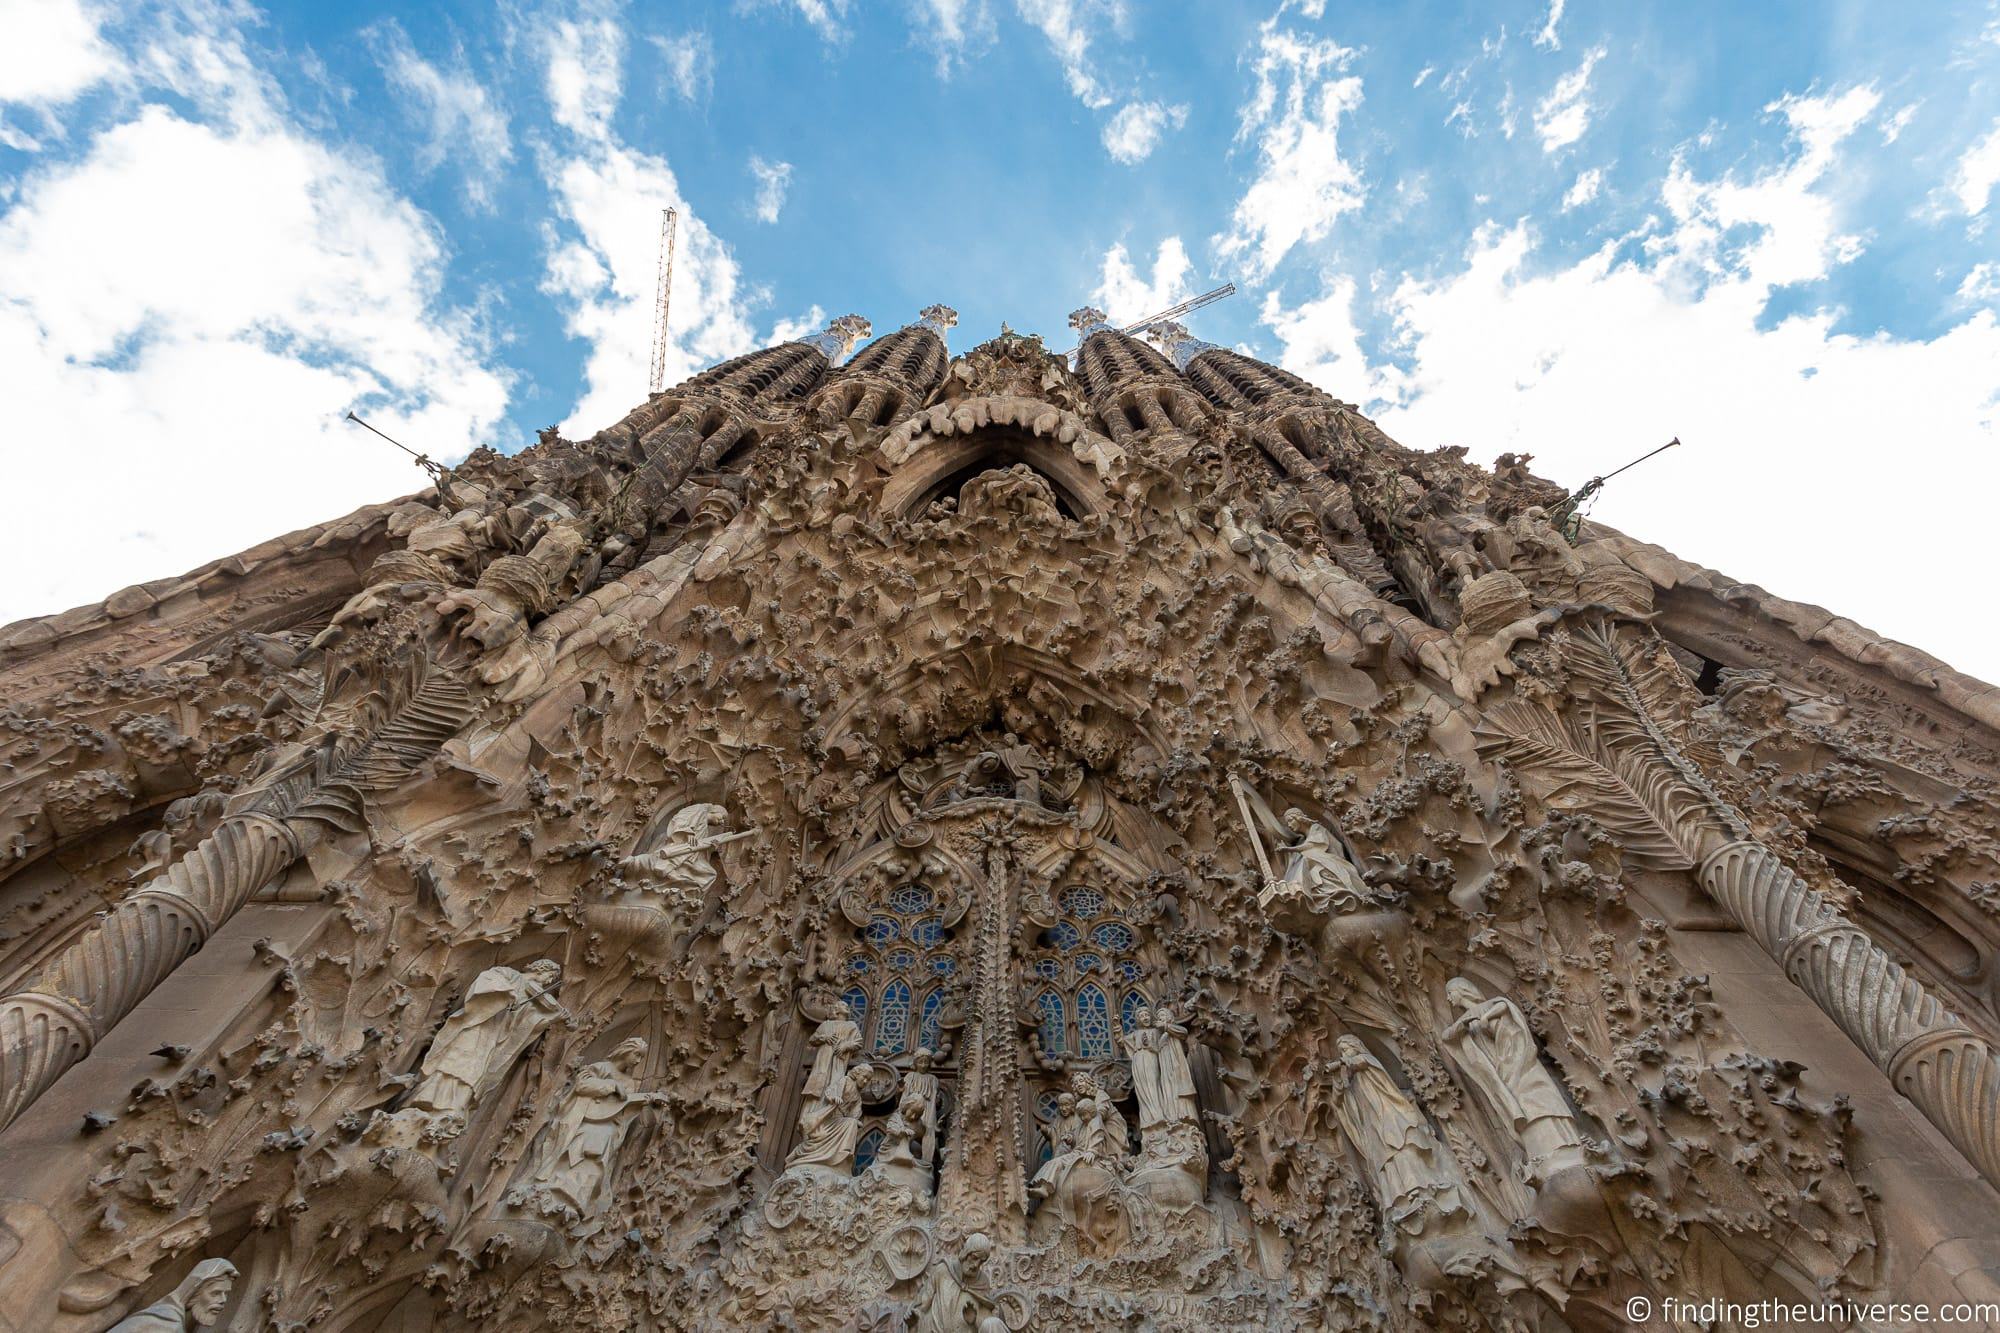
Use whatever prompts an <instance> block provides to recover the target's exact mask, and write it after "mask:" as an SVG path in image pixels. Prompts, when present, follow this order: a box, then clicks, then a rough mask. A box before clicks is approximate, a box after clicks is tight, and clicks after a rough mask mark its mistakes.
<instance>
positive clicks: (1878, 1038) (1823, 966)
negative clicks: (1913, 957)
mask: <svg viewBox="0 0 2000 1333" xmlns="http://www.w3.org/2000/svg"><path fill="white" fill-rule="evenodd" d="M1701 882H1702V886H1703V887H1704V888H1706V889H1707V890H1708V892H1709V894H1710V895H1711V896H1712V897H1713V898H1714V899H1715V901H1716V902H1717V903H1719V904H1720V905H1721V906H1722V907H1723V909H1724V910H1726V911H1727V912H1728V913H1729V915H1730V916H1731V917H1733V918H1734V919H1735V921H1736V923H1737V924H1738V925H1739V926H1741V927H1742V928H1743V930H1744V931H1745V933H1747V934H1748V935H1749V936H1750V937H1751V938H1752V939H1754V940H1756V941H1757V943H1758V944H1760V945H1761V946H1763V948H1764V951H1765V952H1766V953H1768V954H1770V955H1771V957H1772V958H1773V959H1774V960H1775V961H1776V962H1777V963H1778V965H1779V966H1780V967H1781V968H1783V969H1784V973H1785V976H1786V978H1787V979H1789V980H1790V981H1791V983H1792V984H1793V985H1795V986H1797V987H1798V988H1799V989H1800V990H1802V991H1804V992H1805V993H1806V994H1807V995H1810V996H1811V997H1812V999H1813V1002H1814V1003H1815V1004H1817V1005H1818V1006H1819V1007H1820V1009H1821V1010H1822V1011H1823V1012H1824V1013H1825V1014H1826V1016H1827V1017H1829V1018H1831V1019H1832V1020H1833V1021H1834V1022H1835V1023H1838V1024H1839V1025H1840V1029H1841V1031H1843V1032H1845V1033H1846V1034H1847V1035H1848V1037H1849V1038H1850V1039H1851V1040H1852V1041H1853V1042H1854V1044H1855V1045H1856V1046H1858V1047H1860V1048H1861V1050H1862V1052H1863V1053H1864V1054H1866V1055H1867V1057H1868V1058H1869V1059H1870V1060H1872V1061H1874V1063H1875V1065H1876V1067H1877V1068H1879V1069H1881V1070H1882V1072H1883V1073H1885V1074H1887V1075H1888V1076H1889V1081H1890V1082H1891V1083H1893V1084H1894V1085H1895V1087H1896V1090H1897V1091H1898V1092H1900V1093H1902V1094H1903V1095H1904V1096H1905V1097H1908V1098H1909V1099H1910V1100H1911V1101H1912V1102H1915V1103H1916V1104H1917V1106H1918V1107H1919V1108H1920V1109H1921V1110H1922V1111H1923V1113H1924V1115H1925V1117H1926V1118H1928V1119H1929V1120H1930V1122H1931V1123H1932V1124H1933V1125H1936V1126H1937V1128H1938V1130H1939V1132H1940V1133H1942V1134H1943V1135H1944V1136H1945V1137H1946V1138H1948V1139H1950V1140H1951V1142H1952V1145H1953V1146H1954V1147H1956V1148H1957V1149H1958V1150H1959V1151H1960V1152H1962V1153H1964V1154H1965V1156H1966V1158H1967V1159H1968V1160H1969V1161H1971V1162H1972V1163H1973V1164H1974V1165H1975V1166H1977V1167H1978V1168H1979V1172H1980V1174H1981V1175H1983V1176H1985V1177H1986V1179H1987V1180H1989V1181H1991V1182H1993V1183H1994V1184H1996V1185H2000V1053H1996V1052H1995V1051H1994V1049H1993V1047H1992V1045H1991V1044H1990V1043H1988V1042H1987V1041H1986V1039H1985V1038H1983V1037H1981V1036H1980V1035H1979V1034H1977V1033H1975V1032H1973V1031H1972V1030H1971V1029H1970V1028H1968V1027H1966V1026H1965V1025H1964V1024H1963V1023H1961V1022H1960V1021H1959V1020H1958V1017H1957V1015H1955V1014H1953V1013H1952V1012H1951V1011H1950V1010H1949V1009H1946V1008H1945V1007H1944V1005H1942V1004H1941V1003H1939V1001H1938V999H1937V997H1936V996H1935V995H1932V994H1931V993H1930V991H1929V990H1927V989H1926V988H1925V987H1924V985H1923V983H1922V982H1920V981H1918V980H1916V979H1915V978H1913V977H1911V976H1910V975H1909V974H1908V973H1906V972H1904V971H1903V969H1902V967H1901V966H1900V965H1898V964H1897V962H1896V960H1895V959H1893V958H1891V957H1889V955H1888V954H1887V953H1885V952H1883V950H1882V948H1881V947H1880V946H1879V945H1877V944H1876V943H1875V941H1874V940H1872V939H1870V938H1869V936H1868V933H1867V932H1866V931H1864V930H1863V929H1862V928H1861V927H1860V926H1858V925H1856V924H1855V923H1854V922H1852V921H1850V920H1848V919H1847V918H1846V917H1845V916H1842V915H1841V913H1840V912H1839V910H1838V909H1837V908H1835V907H1834V905H1833V904H1832V903H1830V902H1828V901H1827V900H1826V898H1825V897H1824V896H1822V895H1821V894H1820V893H1819V892H1818V891H1816V890H1815V889H1813V888H1812V887H1811V886H1809V885H1808V884H1806V883H1805V881H1803V880H1801V879H1800V878H1799V877H1798V875H1796V874H1795V873H1793V871H1792V870H1791V869H1790V868H1789V867H1788V866H1786V865H1785V864H1784V863H1783V862H1782V861H1781V860H1779V858H1778V855H1777V853H1776V852H1774V851H1772V850H1771V849H1770V848H1768V847H1766V846H1764V845H1763V844H1762V843H1759V842H1753V841H1748V840H1738V841H1732V842H1728V843H1725V844H1723V845H1722V846H1720V847H1718V848H1716V849H1715V850H1714V851H1713V852H1710V853H1709V854H1708V856H1706V857H1705V858H1703V860H1702V862H1701Z"/></svg>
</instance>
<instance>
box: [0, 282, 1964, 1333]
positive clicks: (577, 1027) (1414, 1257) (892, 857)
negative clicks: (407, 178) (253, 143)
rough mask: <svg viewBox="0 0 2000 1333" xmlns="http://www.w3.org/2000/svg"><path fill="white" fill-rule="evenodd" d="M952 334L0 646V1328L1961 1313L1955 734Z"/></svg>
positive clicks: (1569, 1324)
mask: <svg viewBox="0 0 2000 1333" xmlns="http://www.w3.org/2000/svg"><path fill="white" fill-rule="evenodd" d="M955 318H956V317H955V316H954V315H953V314H952V312H951V310H950V309H949V308H948V307H946V306H944V305H942V304H933V305H930V306H928V307H927V308H926V309H925V310H924V311H923V312H922V313H921V314H920V315H919V316H917V317H916V318H915V319H913V320H911V319H909V318H908V316H907V314H906V315H905V316H903V317H902V318H898V319H895V320H890V321H885V322H884V326H885V327H891V326H893V328H894V331H893V332H890V333H887V334H885V335H884V336H882V337H879V338H875V339H873V340H872V341H869V342H865V343H858V340H859V339H862V338H865V337H867V336H868V335H867V325H866V321H863V320H861V319H860V318H859V317H855V316H846V317H842V318H840V319H836V320H834V321H832V323H831V325H830V326H829V327H828V328H827V329H826V330H825V332H823V333H821V334H817V335H813V336H810V337H807V338H803V339H800V340H797V341H790V342H786V343H782V344H779V345H778V346H775V347H770V348H764V349H761V350H757V351H752V352H748V353H746V354H744V355H742V356H739V357H735V358H732V359H731V360H728V361H724V362H721V363H719V364H717V365H714V366H712V367H709V368H707V369H705V370H702V371H701V372H700V373H698V374H695V375H693V376H691V377H690V378H688V379H686V380H684V381H683V382H682V383H679V384H676V385H673V386H671V387H669V388H667V389H665V390H664V391H663V392H660V393H657V394H653V395H650V396H648V397H647V398H646V399H645V400H644V401H643V402H639V403H637V404H636V405H635V406H634V407H633V408H632V410H631V411H630V412H629V413H627V414H626V415H625V416H624V417H622V418H621V419H619V420H617V421H614V422H610V423H607V424H605V425H604V428H603V429H601V430H599V431H597V432H596V433H595V434H593V435H591V436H589V437H588V438H585V439H578V440H571V439H566V438H564V437H563V435H562V434H561V433H560V432H559V431H557V430H553V429H551V430H549V431H545V432H542V433H541V434H540V435H539V436H537V437H536V438H535V439H534V440H533V441H532V442H529V441H525V440H524V441H522V442H521V443H522V445H523V447H521V448H519V449H518V450H517V451H515V452H512V453H508V452H502V451H500V450H498V449H482V450H478V451H475V452H474V453H473V454H471V455H470V456H468V457H467V458H465V459H464V460H463V461H462V462H460V463H459V464H458V465H457V466H455V467H453V468H450V469H448V470H446V471H445V472H443V473H442V474H441V475H438V476H436V477H435V478H434V479H433V484H430V485H427V486H426V487H425V489H423V490H422V491H420V492H418V493H416V494H413V495H411V496H409V497H406V498H404V499H401V500H394V501H390V502H388V503H385V504H380V505H373V506H369V507H368V508H366V509H363V510H360V511H357V512H356V513H355V514H353V515H350V516H347V517H345V518H342V519H338V520H335V521H333V522H330V523H328V524H324V525H321V526H320V527H318V528H313V529H308V530H306V531H303V532H300V533H294V534H291V535H289V536H286V537H283V538H279V539H277V540H275V541H273V542H270V543H266V544H265V545H264V546H260V547H257V548H254V549H253V550H251V551H246V552H243V553H241V554H240V555H237V556H234V557H230V558H228V559H225V560H222V561H218V562H216V563H214V564H213V565H210V566H205V567H203V568H202V569H200V570H196V571H192V572H190V573H189V574H187V575H185V576H182V577H179V578H172V579H162V580H158V581H154V582H149V583H146V584H142V585H139V586H138V587H135V588H130V589H126V590H124V591H122V592H119V593H116V594H113V595H112V596H111V597H109V598H107V599H106V600H105V601H104V602H102V603H101V604H98V605H95V606H91V607H84V608H78V609H77V610H75V611H72V612H68V613H65V614H63V615H59V616H53V617H47V618H43V619H39V620H35V621H30V622H24V623H23V624H21V625H17V626H11V627H7V628H4V629H0V699H4V700H5V703H4V706H0V1329H6V1330H15V1329H22V1330H25V1329H34V1330H37V1333H40V1331H41V1330H52V1331H53V1333H106V1330H107V1329H110V1328H121V1329H161V1330H166V1329H173V1330H181V1331H182V1333H186V1330H189V1329H193V1328H198V1327H216V1326H219V1323H218V1321H219V1320H227V1321H229V1322H230V1323H231V1326H232V1327H235V1326H241V1327H243V1328H246V1329H247V1328H250V1327H252V1326H253V1325H255V1326H256V1327H259V1328H262V1327H265V1326H267V1325H268V1326H270V1327H273V1328H276V1329H284V1330H306V1329H310V1330H312V1331H313V1333H367V1331H368V1330H374V1329H392V1330H410V1329H419V1328H424V1329H430V1328H435V1329H440V1330H453V1331H454V1333H455V1331H457V1330H467V1329H485V1328H507V1329H520V1330H522V1331H523V1333H555V1331H556V1330H566V1329H576V1328H617V1329H633V1330H647V1331H648V1333H651V1331H652V1330H664V1329H679V1328H692V1329H704V1330H706V1329H764V1328H789V1329H799V1330H810V1331H813V1333H834V1331H835V1330H848V1329H856V1328H863V1329H883V1330H886V1329H901V1328H917V1329H923V1330H931V1331H932V1333H946V1331H947V1330H948V1331H950V1333H996V1331H997V1330H999V1329H1008V1330H1021V1329H1027V1328H1064V1329H1072V1328H1073V1329H1078V1330H1099V1329H1105V1330H1108V1329H1129V1328H1135V1327H1147V1328H1159V1329H1175V1330H1187V1329H1202V1330H1207V1329H1215V1330H1239V1329H1242V1330H1248V1329H1264V1330H1268V1329H1277V1328H1284V1329H1290V1328H1306V1329H1356V1328H1371V1329H1382V1330H1386V1331H1387V1333H1419V1330H1428V1329H1432V1328H1443V1329H1452V1330H1463V1331H1465V1333H1472V1331H1473V1330H1496V1331H1504V1333H1515V1331H1516V1330H1535V1333H1557V1330H1561V1329H1565V1328H1570V1329H1597V1328H1613V1327H1621V1326H1623V1325H1624V1323H1625V1322H1626V1314H1627V1311H1628V1309H1633V1308H1637V1306H1636V1305H1633V1304H1630V1303H1632V1302H1634V1300H1635V1298H1641V1299H1643V1300H1645V1301H1648V1302H1651V1303H1652V1306H1653V1308H1655V1309H1659V1308H1661V1307H1662V1305H1663V1303H1664V1300H1665V1298H1666V1297H1668V1296H1673V1297H1675V1298H1677V1299H1680V1300H1683V1301H1689V1302H1696V1301H1702V1300H1707V1299H1715V1300H1720V1301H1733V1302H1740V1303H1743V1304H1745V1305H1749V1304H1752V1303H1756V1302H1763V1301H1775V1302H1810V1301H1825V1300H1837V1301H1850V1302H1854V1303H1856V1304H1861V1305H1866V1304H1873V1303H1878V1302H1879V1303H1893V1302H1911V1303H1914V1302H1925V1303H1928V1304H1930V1305H1932V1306H1933V1307H1937V1306H1940V1305H1942V1304H1943V1303H1945V1302H1947V1301H1970V1302H1975V1303H1976V1302H1982V1301H1994V1302H2000V1240H1996V1239H1995V1236H1994V1226H1993V1218H1994V1217H1995V1216H1996V1215H2000V1192H1996V1189H1995V1184H1996V1183H2000V990H1996V987H1995V984H1994V978H1995V977H1996V976H2000V888H1997V887H1996V886H2000V703H1996V698H2000V696H1996V694H1995V692H1994V691H1993V689H1992V688H1991V687H1989V686H1985V685H1983V684H1981V683H1980V682H1977V681H1973V680H1970V679H1968V678H1967V677H1964V676H1962V675H1960V674H1958V673H1956V672H1954V671H1952V670H1951V669H1950V668H1949V667H1947V666H1945V665H1944V664H1943V663H1941V662H1938V661H1936V660H1935V659H1933V658H1930V657H1927V656H1926V655H1924V654H1922V653H1920V652H1918V651H1917V650H1915V649H1912V648H1909V647H1906V646H1904V645H1901V644H1894V643H1890V642H1888V641H1886V640H1883V639H1881V638H1880V637H1879V636H1876V635H1873V634H1870V633H1869V632H1868V631H1866V630H1863V629H1862V628H1861V627H1859V626H1856V625H1854V624H1852V623H1851V622H1848V621H1845V620H1842V619H1840V618H1839V617H1837V616H1834V615H1832V614H1831V613H1829V612H1826V611H1823V610H1820V609H1818V608H1814V607H1806V606H1802V605H1799V604H1796V603H1791V602H1787V601H1784V600H1783V599H1782V598H1779V597H1776V596H1774V595H1772V594H1769V593H1766V592H1764V591H1763V590H1762V589H1760V588H1757V587H1756V586H1754V585H1751V584H1746V583H1743V582H1742V581H1741V580H1739V579H1736V578H1726V577H1724V576H1722V575H1720V574H1717V573H1715V572H1714V571H1710V570H1704V569H1701V568H1699V567H1697V566H1694V565H1691V564H1689V563H1687V562H1685V561H1681V560H1678V559H1676V558H1675V557H1673V556H1671V555H1669V554H1667V553H1666V552H1664V551H1661V550H1659V549H1658V548H1656V547H1650V546H1646V545H1644V544H1643V543H1640V542H1637V541H1634V540H1632V539H1630V538H1627V537H1625V536H1624V535H1622V534H1619V533H1616V532H1613V531H1611V530H1610V529H1608V528H1604V527H1602V526H1601V525H1597V524H1593V523H1590V522H1588V521H1582V520H1579V519H1578V518H1577V517H1576V516H1575V514H1574V513H1572V512H1571V511H1570V509H1569V508H1568V507H1567V504H1566V502H1567V499H1568V495H1569V490H1570V487H1569V485H1566V484H1558V483H1556V482H1554V481H1551V480H1549V479H1545V478H1540V477H1537V476H1535V475H1534V474H1533V473H1532V472H1531V471H1530V470H1529V466H1528V460H1527V459H1525V458H1522V457H1517V456H1513V455H1504V456H1502V458H1501V459H1500V460H1499V461H1498V462H1497V463H1496V464H1495V466H1494V467H1492V468H1487V467H1483V466H1479V465H1476V464H1474V463H1472V462H1470V461H1469V456H1468V453H1467V451H1466V450H1464V449H1459V448H1456V447H1453V448H1446V449H1436V450H1429V451H1421V450H1415V449H1409V448H1405V447H1404V446H1403V445H1401V444H1399V443H1397V442H1396V441H1395V440H1393V439H1391V438H1389V436H1387V435H1386V434H1384V433H1383V432H1382V431H1381V429H1380V428H1378V427H1377V426H1376V425H1375V424H1374V423H1373V422H1371V421H1369V420H1368V419H1367V418H1366V417H1365V416H1364V415H1362V414H1361V412H1360V411H1359V410H1358V409H1357V408H1356V407H1354V406H1353V405H1352V404H1349V403H1345V402H1342V401H1341V400H1339V399H1337V398H1335V397H1333V396H1332V394H1330V393H1328V392H1326V391H1325V390H1322V389H1321V388H1318V387H1316V386H1314V385H1312V384H1309V383H1307V382H1305V381H1304V380H1302V379H1300V378H1299V377H1298V376H1297V375H1294V374H1292V373H1290V372H1288V371H1286V370H1284V369H1283V368H1281V367H1279V366H1275V365H1271V364H1268V363H1265V362H1261V361H1258V360H1257V359H1255V358H1254V357H1251V356H1248V355H1245V354H1244V353H1241V352H1238V351H1235V350H1233V349H1232V348H1229V347H1225V346H1221V345H1219V344H1214V343H1209V342H1206V341H1203V340H1201V339H1199V338H1197V337H1194V336H1193V335H1192V334H1190V333H1189V332H1188V331H1187V330H1186V329H1184V328H1180V327H1178V326H1174V327H1161V328H1157V329H1154V330H1152V331H1150V333H1149V335H1148V336H1146V337H1141V336H1135V335H1133V334H1128V333H1126V332H1124V331H1122V330H1121V329H1120V328H1118V327H1116V326H1114V325H1113V324H1112V323H1111V322H1110V320H1109V319H1108V318H1107V317H1106V316H1104V314H1103V313H1102V312H1100V311H1096V310H1092V309H1084V310H1080V311H1079V312H1078V314H1077V316H1076V319H1075V321H1074V328H1075V331H1076V334H1077V346H1076V348H1075V351H1074V352H1073V353H1071V354H1069V355H1064V354H1062V353H1061V352H1060V351H1058V350H1056V349H1057V348H1060V347H1061V346H1063V345H1064V344H1066V343H1067V341H1068V339H1067V338H1063V339H1062V340H1060V341H1058V342H1056V343H1054V344H1051V343H1048V342H1045V341H1044V340H1043V339H1042V338H1041V337H1039V336H1036V335H1033V334H1022V333H1015V332H1013V331H1012V330H1005V331H1003V333H1002V334H1001V336H999V337H997V338H993V339H990V340H988V341H985V342H981V343H978V344H977V345H975V346H971V347H969V348H966V347H962V348H959V349H957V350H954V349H953V348H952V347H951V346H949V345H948V342H947V339H949V338H950V337H952V336H953V335H954V334H955V333H957V332H958V330H957V329H956V328H955ZM906 321H907V322H906ZM1156 343H1157V345H1155V344H1156ZM1162 349H1164V350H1162ZM850 353H851V355H850ZM1334 387H1337V386H1334ZM1474 443H1475V444H1476V442H1474ZM510 447H511V446H510ZM1926 1122H1928V1123H1926ZM197 1258H199V1260H200V1262H198V1263H197V1262H196V1260H197ZM132 1311H137V1312H138V1313H128V1312H132ZM121 1316H124V1318H123V1322H122V1323H121V1322H120V1317H121Z"/></svg>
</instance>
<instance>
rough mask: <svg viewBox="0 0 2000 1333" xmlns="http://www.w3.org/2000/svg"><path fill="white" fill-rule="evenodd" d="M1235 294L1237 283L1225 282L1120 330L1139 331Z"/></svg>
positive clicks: (1124, 331)
mask: <svg viewBox="0 0 2000 1333" xmlns="http://www.w3.org/2000/svg"><path fill="white" fill-rule="evenodd" d="M1234 295H1236V284H1235V283H1233V282H1225V283H1223V284H1222V285H1221V286H1220V287H1217V288H1216V289H1215V290H1214V291H1212V292H1203V293H1202V294H1201V295H1200V296H1190V297H1189V298H1188V299H1187V300H1185V301H1183V302H1181V303H1180V304H1179V305H1177V306H1169V307H1168V308H1167V309H1165V310H1162V311H1161V312H1160V313H1159V314H1157V315H1148V316H1146V317H1145V318H1144V319H1142V320H1140V321H1139V322H1138V323H1137V324H1127V325H1126V326H1125V327H1124V328H1122V329H1120V330H1119V332H1120V333H1138V332H1139V331H1140V330H1142V329H1144V328H1145V327H1146V326H1148V325H1149V324H1162V323H1165V322H1166V321H1167V320H1170V319H1179V318H1180V317H1181V316H1182V315H1192V314H1193V313H1194V312H1195V311H1197V310H1199V309H1201V308H1202V307H1203V306H1205V305H1214V304H1215V303H1216V302H1217V301H1220V300H1221V299H1222V298H1223V297H1225V296H1234Z"/></svg>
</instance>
